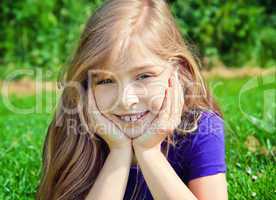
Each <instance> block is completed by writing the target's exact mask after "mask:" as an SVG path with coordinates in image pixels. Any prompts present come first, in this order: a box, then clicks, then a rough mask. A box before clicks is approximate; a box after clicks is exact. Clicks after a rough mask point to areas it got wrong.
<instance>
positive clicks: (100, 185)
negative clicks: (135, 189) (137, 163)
mask: <svg viewBox="0 0 276 200" xmlns="http://www.w3.org/2000/svg"><path fill="white" fill-rule="evenodd" d="M131 159H132V150H131V148H130V150H111V151H110V153H109V155H108V156H107V158H106V161H105V163H104V166H103V168H102V169H101V171H100V174H99V175H98V177H97V179H96V182H95V183H94V185H93V187H92V188H91V190H90V191H89V194H88V195H87V197H86V200H91V199H93V200H101V199H104V200H105V199H115V200H117V199H118V200H121V199H123V197H124V194H125V189H126V186H127V181H128V175H129V170H130V165H131Z"/></svg>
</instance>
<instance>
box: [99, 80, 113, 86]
mask: <svg viewBox="0 0 276 200" xmlns="http://www.w3.org/2000/svg"><path fill="white" fill-rule="evenodd" d="M109 83H112V80H111V79H104V80H100V81H98V82H97V83H96V84H97V85H102V84H109Z"/></svg>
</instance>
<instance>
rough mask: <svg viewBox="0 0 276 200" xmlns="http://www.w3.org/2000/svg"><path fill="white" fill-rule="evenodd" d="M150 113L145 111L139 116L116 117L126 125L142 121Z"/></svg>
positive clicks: (138, 114)
mask: <svg viewBox="0 0 276 200" xmlns="http://www.w3.org/2000/svg"><path fill="white" fill-rule="evenodd" d="M148 113H149V111H145V112H142V113H137V114H131V115H115V116H116V117H117V118H118V119H119V120H120V121H123V122H126V123H134V122H138V121H141V120H142V119H143V118H144V117H145V116H146V115H147V114H148Z"/></svg>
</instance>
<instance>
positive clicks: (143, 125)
mask: <svg viewBox="0 0 276 200" xmlns="http://www.w3.org/2000/svg"><path fill="white" fill-rule="evenodd" d="M153 119H154V115H153V114H152V113H151V112H148V113H147V114H146V115H145V117H144V118H143V119H142V120H141V121H139V122H137V123H128V122H123V121H122V120H120V119H119V118H118V117H116V116H114V115H113V116H112V121H113V122H114V123H115V124H117V125H119V127H120V128H121V130H122V132H123V133H124V134H125V135H126V136H127V137H128V138H130V139H134V138H137V137H139V136H141V135H143V133H145V131H146V129H147V128H148V127H149V125H150V124H151V122H152V120H153Z"/></svg>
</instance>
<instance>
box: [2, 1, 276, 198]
mask: <svg viewBox="0 0 276 200" xmlns="http://www.w3.org/2000/svg"><path fill="white" fill-rule="evenodd" d="M102 2H103V1H102V0H91V1H88V0H79V1H73V0H45V1H38V0H13V1H8V0H4V1H1V4H0V80H1V79H2V80H5V78H6V77H7V76H8V75H9V74H11V73H12V72H14V71H16V70H18V69H30V70H33V72H34V73H33V74H28V75H27V77H28V78H32V79H36V78H37V73H40V72H47V74H46V75H45V74H43V80H50V81H53V80H56V78H57V74H58V72H59V70H60V68H61V67H62V66H64V65H66V63H67V62H68V60H70V56H71V55H72V53H73V51H72V49H74V48H76V44H77V42H78V38H79V35H80V32H81V30H82V29H83V27H84V24H85V22H86V20H87V17H88V16H89V15H90V14H91V12H93V11H94V10H95V9H96V8H97V7H98V6H100V5H101V4H102ZM169 3H170V8H171V10H172V12H173V15H174V16H175V17H176V20H177V23H178V25H179V27H180V30H181V33H182V34H183V36H184V37H185V38H187V40H188V41H189V43H190V44H191V48H192V50H193V51H194V52H195V53H196V54H198V55H199V56H200V58H201V60H202V61H203V64H204V68H205V69H211V68H212V69H216V67H219V66H225V67H228V68H229V69H233V68H237V69H238V68H243V67H245V66H246V67H249V68H248V69H250V67H252V68H253V67H258V68H261V69H267V68H269V69H270V68H275V61H276V55H275V53H276V51H275V50H276V49H275V48H276V37H275V35H276V29H275V27H276V12H275V8H276V5H275V1H272V0H266V1H262V0H252V1H244V0H237V1H234V0H229V1H224V0H212V1H207V0H193V1H192V0H185V1H184V0H174V1H169ZM226 73H227V72H226ZM245 75H246V73H245ZM231 77H232V78H222V77H212V76H211V77H209V78H208V84H209V87H210V88H211V90H212V91H213V94H214V96H215V98H216V99H217V100H218V102H219V104H220V105H221V107H222V111H223V113H224V118H225V128H226V150H227V156H226V158H227V164H228V173H227V179H228V188H229V199H236V200H247V199H261V200H267V199H274V197H275V195H276V186H275V185H276V184H275V180H276V169H275V153H276V147H275V142H276V138H275V137H276V136H275V133H276V131H275V123H276V119H275V116H276V114H275V113H276V105H275V103H276V95H274V96H273V95H270V96H265V95H267V94H268V93H267V91H271V94H275V93H276V92H274V91H275V88H276V74H271V75H265V76H264V75H263V76H262V75H261V74H260V76H258V77H254V76H253V77H252V76H244V75H243V76H242V77H239V78H238V77H236V78H233V75H231ZM22 78H25V77H24V74H21V75H18V76H16V77H15V79H22ZM39 81H40V80H39ZM252 81H253V82H254V81H255V82H256V84H255V85H254V84H253V85H254V87H252V88H250V89H249V90H247V91H243V90H242V89H243V88H244V87H245V86H246V85H247V84H248V83H249V82H252ZM261 82H263V83H264V84H260V83H261ZM267 83H269V84H267ZM19 84H21V82H19ZM29 86H30V88H29ZM0 87H1V81H0ZM28 89H29V90H32V89H31V85H27V86H26V87H25V88H24V90H23V92H22V88H20V87H18V91H17V90H16V87H15V89H13V94H10V95H9V96H5V94H3V93H2V94H1V95H0V140H1V142H0V160H1V162H0V185H1V188H0V199H5V200H6V199H8V200H10V199H33V198H34V194H35V191H36V186H37V184H38V178H39V170H40V165H41V151H42V144H43V141H44V138H45V134H46V129H47V126H48V124H49V122H50V120H51V118H52V114H53V113H52V111H53V109H54V107H55V104H56V102H57V99H58V94H56V93H55V92H49V91H47V92H46V91H43V92H41V93H37V94H34V93H32V92H30V93H28V92H27V91H28ZM241 91H243V92H241ZM273 92H274V93H273ZM23 94H24V96H23ZM271 97H272V98H271ZM273 97H274V98H273ZM7 98H9V100H10V101H9V102H10V103H11V105H10V106H14V107H16V108H18V109H21V110H22V109H30V108H34V109H37V110H34V111H30V113H29V114H23V113H22V114H20V113H16V112H14V111H13V109H11V108H10V106H9V105H8V104H7V102H5V99H7ZM244 112H246V113H249V115H250V116H251V118H248V116H246V114H245V113H244ZM254 117H255V118H263V120H262V121H261V122H257V123H256V122H254V120H253V119H254ZM262 122H267V123H268V124H270V125H271V124H272V125H271V126H268V127H270V129H265V128H262V126H261V125H260V124H258V123H262Z"/></svg>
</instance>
